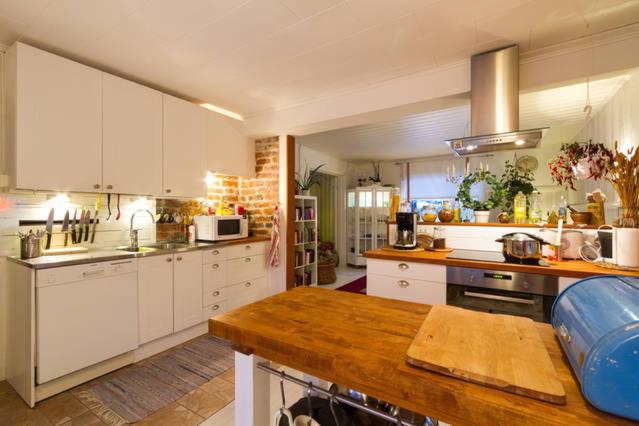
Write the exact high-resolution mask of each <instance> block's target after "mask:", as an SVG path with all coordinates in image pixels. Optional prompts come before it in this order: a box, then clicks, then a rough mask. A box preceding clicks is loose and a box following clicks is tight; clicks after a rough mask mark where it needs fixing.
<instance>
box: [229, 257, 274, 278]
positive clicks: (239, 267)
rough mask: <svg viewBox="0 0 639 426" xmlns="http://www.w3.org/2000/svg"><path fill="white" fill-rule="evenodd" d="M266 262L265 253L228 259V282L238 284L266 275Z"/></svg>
mask: <svg viewBox="0 0 639 426" xmlns="http://www.w3.org/2000/svg"><path fill="white" fill-rule="evenodd" d="M264 262H265V259H264V255H259V256H247V257H241V258H239V259H231V260H228V261H227V263H226V267H227V275H226V277H227V281H228V283H229V284H236V283H239V282H242V281H247V280H252V279H255V278H259V277H261V276H264V275H265V274H266V265H265V263H264Z"/></svg>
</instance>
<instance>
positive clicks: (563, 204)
mask: <svg viewBox="0 0 639 426" xmlns="http://www.w3.org/2000/svg"><path fill="white" fill-rule="evenodd" d="M557 214H558V215H559V219H563V220H564V223H566V219H567V218H568V202H567V201H566V198H565V197H564V196H563V195H562V196H561V197H560V198H559V210H558V211H557Z"/></svg>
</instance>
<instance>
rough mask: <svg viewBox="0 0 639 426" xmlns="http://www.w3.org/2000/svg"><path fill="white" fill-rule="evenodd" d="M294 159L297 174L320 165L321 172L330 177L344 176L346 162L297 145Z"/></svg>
mask: <svg viewBox="0 0 639 426" xmlns="http://www.w3.org/2000/svg"><path fill="white" fill-rule="evenodd" d="M295 151H296V158H295V165H296V167H295V170H296V172H297V173H299V174H304V170H305V169H306V167H307V166H308V168H309V169H312V168H315V167H317V166H319V165H320V164H324V166H323V167H322V169H321V171H322V173H327V174H330V175H336V176H339V175H344V174H345V173H346V168H347V163H346V161H344V160H342V159H340V158H336V157H333V156H331V155H328V154H324V153H323V152H320V151H317V150H315V149H312V148H309V147H307V146H304V145H300V144H299V143H296V144H295Z"/></svg>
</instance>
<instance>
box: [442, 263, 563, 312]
mask: <svg viewBox="0 0 639 426" xmlns="http://www.w3.org/2000/svg"><path fill="white" fill-rule="evenodd" d="M446 281H447V284H446V304H448V305H453V306H459V307H461V308H466V309H472V310H475V311H481V312H490V313H497V314H508V315H517V316H522V317H527V318H531V319H533V320H534V321H539V322H545V323H550V310H551V308H552V304H553V303H554V301H555V299H556V298H557V293H558V288H559V279H558V277H555V276H550V275H540V274H528V273H522V272H510V271H497V270H489V269H478V268H463V267H458V266H448V267H446Z"/></svg>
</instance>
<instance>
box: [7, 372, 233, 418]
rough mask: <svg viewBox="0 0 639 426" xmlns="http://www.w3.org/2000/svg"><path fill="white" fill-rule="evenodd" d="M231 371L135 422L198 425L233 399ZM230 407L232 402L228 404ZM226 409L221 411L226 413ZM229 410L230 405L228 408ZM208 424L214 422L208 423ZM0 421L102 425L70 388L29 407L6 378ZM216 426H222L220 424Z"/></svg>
mask: <svg viewBox="0 0 639 426" xmlns="http://www.w3.org/2000/svg"><path fill="white" fill-rule="evenodd" d="M234 381H235V373H234V370H233V369H230V370H227V371H225V372H224V373H222V374H220V375H219V376H217V377H215V378H213V379H212V380H210V381H208V382H207V383H205V384H203V385H202V386H200V387H199V388H196V389H194V390H193V391H191V392H189V393H188V394H186V395H184V396H183V397H182V398H180V399H178V400H177V401H175V402H174V403H172V404H170V405H168V406H166V407H164V408H162V409H160V410H159V411H156V412H155V413H154V414H152V415H150V416H149V417H147V418H145V419H144V420H142V421H141V422H139V423H138V424H144V425H187V426H188V425H198V424H200V423H202V422H204V421H205V420H206V419H207V418H209V417H212V416H213V415H214V414H216V413H217V412H218V411H220V410H222V409H224V408H225V407H226V406H227V405H229V403H231V402H232V401H233V399H234V392H235V385H234ZM230 408H232V406H231V407H230ZM228 411H229V409H228V408H227V410H226V411H225V412H226V413H228ZM231 411H232V409H231ZM207 424H210V425H213V424H216V425H217V424H218V423H217V422H215V423H208V422H207ZM0 425H1V426H4V425H34V426H36V425H37V426H41V425H42V426H49V425H65V426H70V425H74V426H76V425H104V423H103V422H102V421H101V420H100V419H99V418H98V417H97V416H95V415H94V414H93V413H92V412H91V410H90V409H89V407H87V406H85V405H84V404H83V403H82V402H81V401H80V400H79V399H77V398H76V397H75V396H74V395H73V393H72V392H71V390H69V391H66V392H63V393H61V394H58V395H56V396H53V397H51V398H48V399H46V400H44V401H41V402H39V403H37V404H36V406H35V408H33V409H31V408H29V407H28V406H27V404H25V403H24V401H23V400H22V399H21V398H20V397H19V396H18V394H17V393H16V392H15V391H14V390H13V388H11V386H10V385H9V384H8V383H7V382H6V381H3V382H0ZM220 426H225V425H223V424H220Z"/></svg>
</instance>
